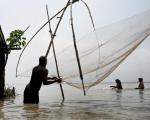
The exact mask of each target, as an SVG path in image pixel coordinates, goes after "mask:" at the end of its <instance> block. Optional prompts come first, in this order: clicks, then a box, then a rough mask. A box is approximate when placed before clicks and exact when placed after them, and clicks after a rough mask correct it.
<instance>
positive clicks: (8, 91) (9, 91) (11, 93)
mask: <svg viewBox="0 0 150 120" xmlns="http://www.w3.org/2000/svg"><path fill="white" fill-rule="evenodd" d="M14 97H15V87H13V88H10V87H8V88H5V91H4V98H14Z"/></svg>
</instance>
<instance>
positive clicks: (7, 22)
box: [0, 0, 150, 84]
mask: <svg viewBox="0 0 150 120" xmlns="http://www.w3.org/2000/svg"><path fill="white" fill-rule="evenodd" d="M84 1H85V2H87V4H88V5H89V7H90V10H91V13H92V16H93V19H94V22H95V26H96V28H99V27H102V26H104V25H107V24H110V23H113V22H116V21H119V20H121V19H125V18H128V17H130V16H133V15H135V14H137V13H141V12H143V11H145V10H149V9H150V0H84ZM66 2H67V0H0V25H1V26H2V29H3V32H4V35H5V38H7V37H8V35H9V33H10V31H12V30H15V29H22V30H24V29H25V28H26V27H27V26H28V25H31V27H30V28H29V30H28V31H27V33H26V37H27V38H28V39H29V38H30V37H31V36H32V35H33V34H34V33H35V32H36V30H37V29H38V28H39V27H41V26H42V25H43V23H45V22H46V21H47V17H46V10H45V5H46V4H48V7H49V14H50V16H53V15H54V14H55V13H56V12H57V11H59V10H60V9H61V8H63V7H64V5H65V4H66ZM73 15H74V19H75V20H76V21H78V22H77V23H78V24H76V28H78V29H79V30H80V32H77V37H81V36H83V35H85V34H86V33H88V32H89V31H92V25H91V23H90V19H89V17H88V12H87V9H86V8H85V6H84V5H83V4H82V3H81V2H79V3H76V4H75V5H74V11H73ZM69 22H70V19H69V18H68V17H67V16H66V17H65V22H64V24H67V23H69ZM53 24H55V22H54V23H53ZM81 24H82V26H81ZM79 33H80V34H79ZM62 34H63V35H62V36H58V38H59V37H61V39H62V40H64V41H65V40H66V39H67V37H66V36H68V33H62ZM43 36H44V35H43ZM149 51H150V39H147V40H145V41H144V42H143V43H142V44H141V45H140V46H139V47H138V48H137V49H136V50H135V51H134V52H133V53H132V54H131V55H130V56H129V57H128V58H127V59H126V60H125V61H124V62H123V63H122V64H121V65H120V67H119V68H117V69H116V70H115V71H114V72H113V73H112V74H111V75H110V76H109V77H108V78H107V79H106V80H107V81H114V79H115V78H120V79H121V80H122V81H137V78H138V77H143V78H144V80H145V81H150V73H149V72H150V54H149ZM19 53H20V51H17V52H16V51H13V52H11V54H10V55H9V60H8V64H7V67H6V83H9V84H11V83H12V84H14V83H15V82H16V81H18V79H17V78H15V69H16V62H17V59H18V55H19Z"/></svg>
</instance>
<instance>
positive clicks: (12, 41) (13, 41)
mask: <svg viewBox="0 0 150 120" xmlns="http://www.w3.org/2000/svg"><path fill="white" fill-rule="evenodd" d="M23 34H24V31H22V30H14V31H12V32H11V33H10V36H9V38H7V40H6V41H7V43H8V45H9V47H20V48H21V47H24V46H25V45H26V41H25V40H26V38H25V37H22V36H23Z"/></svg>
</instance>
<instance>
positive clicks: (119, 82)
mask: <svg viewBox="0 0 150 120" xmlns="http://www.w3.org/2000/svg"><path fill="white" fill-rule="evenodd" d="M115 81H116V86H110V87H112V89H113V88H117V89H123V88H122V84H121V81H120V80H119V79H116V80H115Z"/></svg>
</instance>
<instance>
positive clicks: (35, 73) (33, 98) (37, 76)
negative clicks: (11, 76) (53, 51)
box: [23, 56, 61, 103]
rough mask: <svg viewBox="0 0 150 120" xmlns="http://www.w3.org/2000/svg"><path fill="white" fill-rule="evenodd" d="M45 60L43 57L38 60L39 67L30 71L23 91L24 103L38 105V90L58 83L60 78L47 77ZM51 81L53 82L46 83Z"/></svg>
mask: <svg viewBox="0 0 150 120" xmlns="http://www.w3.org/2000/svg"><path fill="white" fill-rule="evenodd" d="M46 64H47V59H46V57H45V56H41V57H40V58H39V65H38V66H35V67H34V68H33V70H32V75H31V80H30V82H29V84H27V86H26V88H25V90H24V100H23V102H24V103H39V90H40V88H41V86H42V83H43V85H49V84H53V83H55V82H58V83H60V82H61V78H56V77H53V78H50V77H48V70H47V69H46ZM49 79H52V80H53V81H48V80H49Z"/></svg>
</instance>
